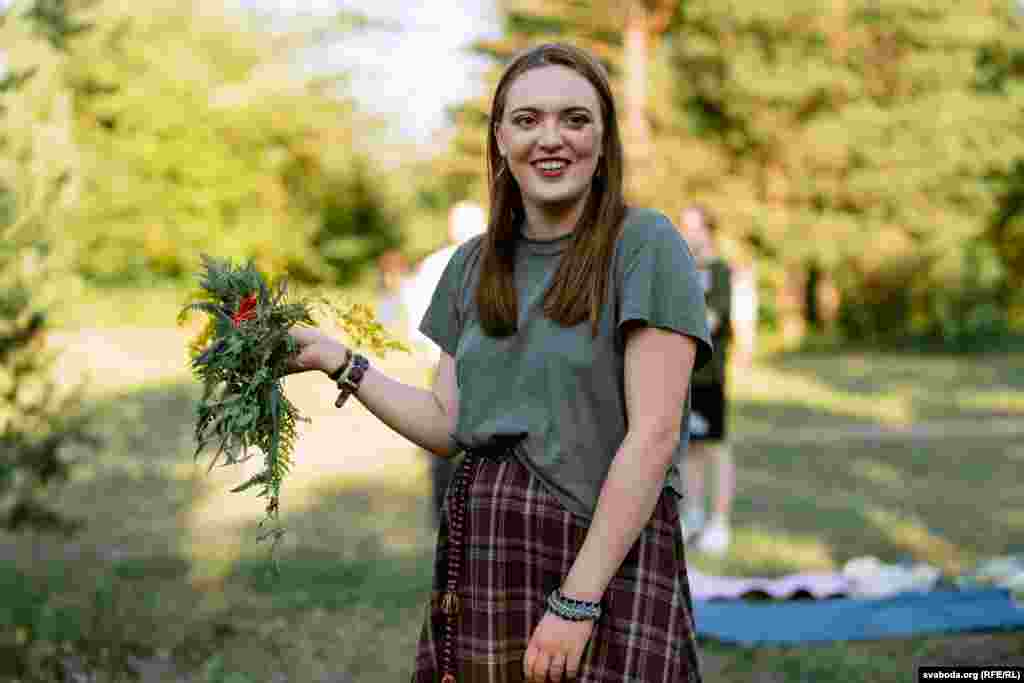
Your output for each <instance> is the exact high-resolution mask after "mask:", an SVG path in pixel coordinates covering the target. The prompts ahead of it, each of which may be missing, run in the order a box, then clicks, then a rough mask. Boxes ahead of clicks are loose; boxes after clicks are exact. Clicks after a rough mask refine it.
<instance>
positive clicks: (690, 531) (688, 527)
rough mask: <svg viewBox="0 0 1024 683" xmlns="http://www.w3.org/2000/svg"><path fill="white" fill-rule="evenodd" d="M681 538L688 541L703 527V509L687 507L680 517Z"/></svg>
mask: <svg viewBox="0 0 1024 683" xmlns="http://www.w3.org/2000/svg"><path fill="white" fill-rule="evenodd" d="M681 521H682V525H683V538H684V539H685V540H686V542H687V543H689V542H690V541H691V540H693V538H694V537H696V536H697V534H699V533H700V532H701V529H703V528H704V511H703V510H701V509H700V508H689V509H687V510H686V511H685V512H684V513H683V516H682V518H681Z"/></svg>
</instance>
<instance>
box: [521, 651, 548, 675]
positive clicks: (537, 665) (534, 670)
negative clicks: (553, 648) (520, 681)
mask: <svg viewBox="0 0 1024 683" xmlns="http://www.w3.org/2000/svg"><path fill="white" fill-rule="evenodd" d="M550 665H551V656H550V655H548V654H547V653H546V652H540V651H538V652H537V656H536V657H534V658H533V666H531V667H530V670H529V671H527V674H526V680H527V681H529V682H530V683H547V680H548V668H549V667H550Z"/></svg>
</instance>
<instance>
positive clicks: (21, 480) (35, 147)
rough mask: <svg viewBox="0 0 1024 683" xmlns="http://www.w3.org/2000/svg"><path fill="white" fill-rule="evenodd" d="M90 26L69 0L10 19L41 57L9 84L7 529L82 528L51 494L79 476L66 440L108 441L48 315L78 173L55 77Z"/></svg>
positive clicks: (0, 492)
mask: <svg viewBox="0 0 1024 683" xmlns="http://www.w3.org/2000/svg"><path fill="white" fill-rule="evenodd" d="M85 29H86V26H85V25H83V24H80V23H78V22H75V21H73V20H72V19H71V18H69V17H68V15H67V13H66V12H65V7H64V3H62V2H52V1H51V2H36V3H34V4H31V5H28V6H26V5H25V4H16V5H14V6H13V7H8V9H7V10H6V12H5V13H3V14H0V37H2V38H3V41H4V43H5V44H16V43H17V44H20V45H23V46H25V47H26V49H27V50H29V51H30V52H32V54H34V55H35V56H37V57H38V59H37V61H36V63H34V64H29V65H26V66H24V67H22V68H20V69H19V68H15V69H11V70H10V71H9V72H8V75H7V76H6V77H5V79H4V82H3V85H2V86H0V107H2V109H0V114H2V117H0V528H4V529H6V530H9V531H24V530H29V529H35V530H47V531H61V532H65V533H72V532H73V531H75V530H76V529H77V528H78V527H79V526H80V524H81V522H80V520H75V519H70V518H68V517H66V516H64V515H62V514H61V513H59V512H57V511H56V509H55V508H54V507H53V506H52V505H51V504H50V503H49V502H48V500H47V496H48V495H49V494H50V493H51V492H52V491H53V489H54V485H55V484H58V483H60V482H62V481H64V480H66V479H67V478H68V476H69V474H70V472H71V469H72V465H73V462H72V461H70V460H69V459H68V452H67V449H66V446H68V445H71V444H74V443H84V444H88V445H91V446H94V447H95V446H98V445H99V441H98V439H97V437H96V436H95V434H93V433H92V432H91V430H90V426H91V423H92V421H93V415H92V414H91V412H90V411H89V410H87V409H86V408H85V407H84V405H83V403H82V391H83V385H79V386H77V387H67V386H64V385H63V384H62V383H61V382H59V378H57V377H55V376H54V374H53V370H54V360H55V358H56V354H55V353H54V352H53V351H51V350H49V349H48V348H47V344H46V337H47V332H48V331H49V327H50V323H49V313H50V312H51V310H52V309H53V308H54V307H55V306H57V305H61V304H66V301H67V298H68V294H69V292H73V287H72V285H73V283H74V279H73V278H71V277H70V276H69V274H68V272H67V265H68V262H69V261H68V252H67V251H66V250H65V249H64V248H63V244H64V243H63V242H62V241H61V239H60V236H61V233H62V229H63V227H64V225H65V223H64V221H65V220H66V217H67V213H68V211H69V210H70V208H71V207H72V205H73V203H74V188H75V186H76V180H77V171H78V169H77V167H76V163H75V162H76V157H75V154H74V149H75V147H74V145H73V143H72V141H71V138H70V135H69V134H68V130H69V118H70V110H69V107H68V103H69V97H68V94H67V92H66V91H65V90H64V89H63V88H61V87H60V84H59V79H58V78H57V75H56V74H57V73H58V71H59V67H60V64H61V62H62V61H63V60H65V59H68V57H67V56H66V53H67V51H68V49H69V48H68V42H67V41H68V39H69V38H70V37H71V36H75V35H77V34H80V33H82V32H83V31H84V30H85ZM40 37H44V38H45V39H46V40H45V42H43V41H41V40H40ZM76 40H77V39H76ZM42 93H48V94H49V96H42Z"/></svg>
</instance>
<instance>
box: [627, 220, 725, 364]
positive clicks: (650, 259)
mask: <svg viewBox="0 0 1024 683" xmlns="http://www.w3.org/2000/svg"><path fill="white" fill-rule="evenodd" d="M639 227H640V231H639V233H637V234H636V235H635V237H634V239H633V240H631V241H633V242H634V244H632V245H628V246H627V250H628V251H627V253H626V257H625V258H626V260H625V263H624V266H623V272H622V281H621V291H620V302H621V303H620V308H619V310H620V315H619V320H618V329H619V332H620V338H621V330H622V325H623V324H624V323H626V322H629V321H632V320H639V321H641V322H643V323H645V324H646V325H650V326H651V327H660V328H664V329H668V330H673V331H675V332H679V333H682V334H685V335H687V336H689V337H692V338H693V339H694V341H696V343H697V357H696V360H695V362H694V367H693V369H694V371H697V370H699V369H700V368H702V367H704V365H705V364H707V362H708V361H709V360H710V359H711V354H712V346H711V336H710V334H709V333H708V326H707V313H706V309H705V304H704V290H703V288H702V287H701V284H700V279H699V278H698V276H697V266H696V263H695V262H694V259H693V255H692V254H691V253H690V249H689V247H688V246H687V245H686V241H685V240H684V239H683V236H682V235H681V234H680V233H679V231H678V230H676V229H675V226H673V225H672V223H671V222H670V221H669V220H668V219H667V218H665V217H664V216H661V215H660V214H657V218H656V219H653V220H651V221H645V222H644V225H643V226H639Z"/></svg>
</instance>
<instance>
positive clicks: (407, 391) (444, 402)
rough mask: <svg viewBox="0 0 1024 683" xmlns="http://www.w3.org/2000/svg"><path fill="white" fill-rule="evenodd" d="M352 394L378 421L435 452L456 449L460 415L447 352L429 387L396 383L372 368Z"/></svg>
mask: <svg viewBox="0 0 1024 683" xmlns="http://www.w3.org/2000/svg"><path fill="white" fill-rule="evenodd" d="M355 397H356V398H357V399H359V401H360V403H362V404H363V405H364V406H366V407H367V409H368V410H369V411H370V412H371V413H373V414H374V415H376V416H377V417H378V418H379V419H380V421H381V422H383V423H384V424H386V425H387V426H388V427H391V428H392V429H393V430H395V431H396V432H398V433H399V434H401V435H402V436H404V437H405V438H407V439H409V441H412V442H413V443H415V444H416V445H418V446H420V447H422V448H425V449H426V450H428V451H430V452H432V453H434V454H435V455H439V456H441V457H444V458H447V457H451V456H452V455H455V453H456V452H457V451H458V447H457V446H456V444H455V442H454V441H453V440H452V438H451V435H452V434H454V433H455V426H456V425H455V423H456V419H457V418H458V414H459V399H458V389H457V388H456V386H455V361H453V360H452V357H451V356H449V355H448V354H447V353H445V352H443V351H442V352H441V360H440V365H439V367H438V371H437V377H436V379H435V380H434V386H433V387H432V388H431V389H429V390H426V389H420V388H418V387H413V386H409V385H408V384H403V383H401V382H397V381H395V380H393V379H391V378H390V377H388V376H387V375H385V374H384V373H383V372H380V371H379V370H377V369H376V368H373V367H371V368H370V369H369V370H367V372H366V374H365V375H364V376H363V381H362V382H361V383H360V385H359V391H357V392H356V393H355Z"/></svg>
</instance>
